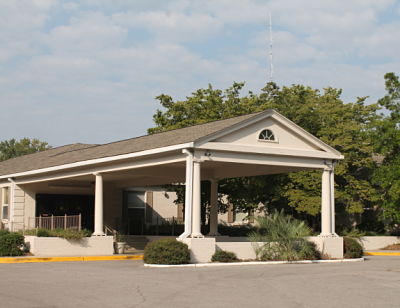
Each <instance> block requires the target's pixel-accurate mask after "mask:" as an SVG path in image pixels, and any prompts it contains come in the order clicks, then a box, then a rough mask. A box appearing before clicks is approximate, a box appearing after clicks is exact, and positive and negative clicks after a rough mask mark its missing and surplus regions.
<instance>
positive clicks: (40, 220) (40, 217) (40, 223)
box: [39, 215, 42, 228]
mask: <svg viewBox="0 0 400 308" xmlns="http://www.w3.org/2000/svg"><path fill="white" fill-rule="evenodd" d="M39 228H42V215H40V216H39Z"/></svg>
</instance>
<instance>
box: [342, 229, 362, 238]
mask: <svg viewBox="0 0 400 308" xmlns="http://www.w3.org/2000/svg"><path fill="white" fill-rule="evenodd" d="M366 234H367V233H366V232H365V231H361V230H358V229H357V228H352V229H346V228H345V229H343V231H342V235H343V236H347V237H362V236H365V235H366Z"/></svg>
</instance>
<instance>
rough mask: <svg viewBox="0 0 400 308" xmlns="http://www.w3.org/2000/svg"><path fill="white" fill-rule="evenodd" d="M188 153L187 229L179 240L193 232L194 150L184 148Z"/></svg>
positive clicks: (184, 152)
mask: <svg viewBox="0 0 400 308" xmlns="http://www.w3.org/2000/svg"><path fill="white" fill-rule="evenodd" d="M182 153H183V154H186V155H187V156H186V181H185V230H184V232H183V233H182V234H181V235H180V236H179V238H178V239H179V240H183V239H185V238H187V237H188V236H189V235H190V234H191V233H192V200H193V152H191V151H189V150H188V149H183V150H182Z"/></svg>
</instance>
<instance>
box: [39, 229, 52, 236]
mask: <svg viewBox="0 0 400 308" xmlns="http://www.w3.org/2000/svg"><path fill="white" fill-rule="evenodd" d="M36 236H38V237H49V236H50V233H49V230H47V229H38V230H37V231H36Z"/></svg>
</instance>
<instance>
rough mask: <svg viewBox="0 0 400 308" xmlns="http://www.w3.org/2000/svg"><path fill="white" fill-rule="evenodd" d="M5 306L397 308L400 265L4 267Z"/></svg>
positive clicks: (0, 285)
mask: <svg viewBox="0 0 400 308" xmlns="http://www.w3.org/2000/svg"><path fill="white" fill-rule="evenodd" d="M0 273H1V280H0V298H1V306H2V307H7V308H17V307H18V308H30V307H32V308H33V307H44V308H47V307H48V308H50V307H52V308H54V307H62V308H64V307H65V308H69V307H74V308H75V307H85V308H86V307H88V308H91V307H96V308H97V307H129V308H133V307H178V308H179V307H191V308H192V307H263V308H265V307H274V308H276V307H278V308H279V307H285V308H291V307H296V308H298V307H300V308H301V307H311V308H313V307H318V308H320V307H328V308H329V307H346V308H352V307H357V308H359V307H363V308H364V307H367V308H368V307H374V308H376V307H385V308H392V307H396V308H397V307H399V302H400V292H399V290H400V258H398V257H390V256H389V257H368V259H367V260H366V261H365V262H356V263H334V264H289V265H278V266H248V267H217V268H186V269H181V268H162V269H157V268H144V267H143V262H142V261H120V262H107V261H104V262H102V261H99V262H58V263H27V264H0Z"/></svg>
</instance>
